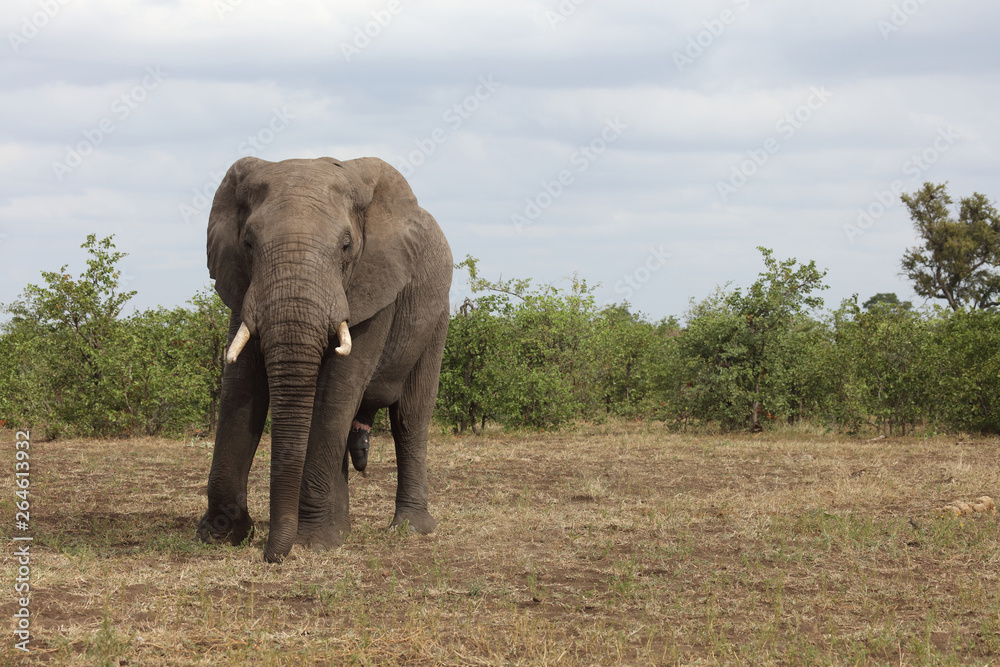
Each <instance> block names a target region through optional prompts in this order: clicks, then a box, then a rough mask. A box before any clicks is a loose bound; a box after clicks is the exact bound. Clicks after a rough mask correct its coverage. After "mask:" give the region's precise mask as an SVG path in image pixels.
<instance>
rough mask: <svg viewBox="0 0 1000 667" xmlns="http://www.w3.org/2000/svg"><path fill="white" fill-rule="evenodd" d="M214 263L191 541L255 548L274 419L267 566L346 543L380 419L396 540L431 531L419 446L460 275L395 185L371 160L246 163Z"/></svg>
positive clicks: (227, 203)
mask: <svg viewBox="0 0 1000 667" xmlns="http://www.w3.org/2000/svg"><path fill="white" fill-rule="evenodd" d="M207 248H208V268H209V273H210V275H211V277H212V278H213V279H214V281H215V289H216V291H217V292H218V293H219V296H220V297H221V299H222V301H223V302H224V303H225V304H226V305H227V306H228V307H229V308H230V310H231V312H232V314H231V317H230V321H229V345H228V349H227V352H226V361H225V364H224V370H223V374H222V395H221V400H220V407H219V420H218V427H217V430H216V436H215V448H214V451H213V455H212V466H211V471H210V473H209V477H208V510H207V511H206V512H205V514H204V516H203V517H202V518H201V520H200V521H199V522H198V528H197V535H198V537H199V538H200V539H201V540H202V541H204V542H210V543H228V544H233V545H238V544H241V543H243V542H244V541H245V540H247V539H248V538H249V537H250V536H251V535H252V534H253V528H254V523H253V520H252V519H251V517H250V514H249V511H248V509H247V481H248V477H249V473H250V466H251V463H252V462H253V458H254V456H255V454H256V451H257V446H258V443H259V441H260V438H261V435H262V433H263V430H264V425H265V418H266V416H267V413H268V409H270V414H271V464H270V492H271V497H270V529H269V532H268V536H267V543H266V545H265V547H264V559H265V560H266V561H267V562H271V563H276V562H281V561H282V560H284V559H285V558H286V557H287V556H288V554H289V553H290V552H291V549H292V547H293V545H294V544H300V545H304V546H306V547H310V548H315V549H328V548H334V547H337V546H339V545H340V544H342V543H343V535H344V534H345V533H346V532H347V531H349V530H350V527H351V524H350V517H349V513H348V457H349V456H350V458H351V459H352V461H353V464H354V466H355V467H356V468H357V469H359V470H363V469H364V468H365V465H366V462H367V452H368V431H369V430H370V428H371V425H372V420H373V418H374V416H375V414H376V412H377V411H378V410H379V409H381V408H388V412H389V422H390V429H391V432H392V437H393V440H394V441H395V454H396V465H397V484H396V506H395V514H394V516H393V518H392V521H391V523H390V528H391V527H399V526H403V525H408V526H409V528H410V529H411V530H414V531H416V532H419V533H430V532H432V531H433V530H434V529H435V527H436V525H437V523H436V521H435V519H434V518H433V517H432V516H431V514H430V512H429V510H428V488H427V436H428V429H429V427H430V422H431V416H432V412H433V409H434V403H435V400H436V396H437V391H438V380H439V375H440V371H441V357H442V354H443V352H444V344H445V337H446V335H447V331H448V321H449V301H448V298H449V291H450V288H451V277H452V269H453V261H452V255H451V249H450V247H449V245H448V241H447V240H446V239H445V236H444V233H443V232H442V231H441V228H440V227H439V226H438V224H437V222H436V221H435V220H434V218H433V217H432V216H431V215H430V214H429V213H428V212H427V211H425V210H424V209H423V208H421V207H420V206H418V204H417V199H416V197H415V196H414V194H413V191H412V190H411V189H410V186H409V185H408V184H407V182H406V180H405V179H404V178H403V176H402V174H400V173H399V172H398V171H397V170H396V169H394V168H393V167H392V166H390V165H389V164H387V163H386V162H383V161H382V160H380V159H378V158H371V157H365V158H358V159H354V160H346V161H343V162H342V161H340V160H336V159H333V158H329V157H323V158H317V159H292V160H283V161H280V162H270V161H267V160H263V159H260V158H256V157H244V158H241V159H239V160H237V161H236V162H235V163H234V164H233V165H232V166H231V167H230V168H229V170H228V171H227V172H226V175H225V177H224V178H223V180H222V182H221V184H220V185H219V187H218V190H217V191H216V194H215V198H214V200H213V202H212V209H211V212H210V214H209V221H208V245H207Z"/></svg>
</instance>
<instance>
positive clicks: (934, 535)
mask: <svg viewBox="0 0 1000 667" xmlns="http://www.w3.org/2000/svg"><path fill="white" fill-rule="evenodd" d="M0 435H4V434H2V433H0ZM3 442H6V443H7V444H6V445H2V446H0V459H2V461H3V469H4V470H8V471H13V452H14V446H13V443H14V437H13V433H7V434H6V435H5V440H4V441H3ZM997 444H998V443H997V442H996V441H994V440H991V441H985V440H963V441H960V442H959V441H957V440H956V439H955V438H950V439H948V438H936V439H928V440H920V439H910V438H907V439H889V440H882V441H878V442H863V441H858V440H850V439H839V438H835V437H830V436H819V435H812V434H806V433H786V434H781V433H779V434H764V435H760V436H752V437H751V436H738V437H737V436H697V435H673V434H670V433H668V432H667V431H665V430H664V429H663V428H662V427H660V426H659V425H645V424H608V425H604V426H588V427H580V428H578V429H569V430H566V431H561V432H557V433H539V434H503V433H487V434H486V435H484V436H481V437H462V438H458V437H452V436H447V435H441V434H437V433H435V434H432V449H431V453H430V459H431V465H432V469H431V492H432V511H433V512H434V514H435V515H436V517H437V518H438V520H439V524H440V525H439V529H438V532H437V533H435V534H434V535H431V536H426V537H418V536H404V535H399V534H396V533H387V532H386V531H385V530H384V528H385V526H386V525H387V523H388V521H389V519H390V518H391V515H392V498H393V490H394V487H395V479H394V476H395V467H394V464H393V460H392V453H391V449H392V448H391V442H390V441H389V440H388V438H387V437H380V438H376V439H374V441H373V450H372V460H371V462H370V464H369V471H370V474H369V476H368V477H367V478H365V477H361V476H360V475H355V476H354V477H352V480H351V485H352V489H351V492H352V516H353V520H354V532H353V533H352V534H351V535H350V536H349V538H348V540H347V542H346V544H345V545H344V546H343V547H342V548H340V549H339V550H336V551H333V552H326V553H316V552H309V551H305V550H302V549H301V548H296V550H295V551H294V552H293V557H292V558H291V559H290V560H289V561H287V562H286V563H284V564H283V565H280V566H274V565H267V564H265V563H264V562H263V560H262V556H261V548H262V543H263V535H262V534H261V533H264V532H265V531H266V525H265V526H262V530H261V531H260V532H259V533H258V536H257V538H256V539H255V540H254V543H253V544H252V545H250V546H249V547H245V548H219V547H205V546H202V545H198V544H195V543H194V541H193V537H194V530H195V523H196V521H197V519H198V518H199V517H200V515H201V514H202V512H203V511H204V507H205V502H206V501H205V496H204V486H205V480H206V478H207V473H208V467H209V464H210V461H211V447H210V443H207V442H188V443H184V442H175V441H168V440H155V439H144V440H131V441H92V440H87V441H80V440H77V441H65V442H52V443H44V442H35V443H33V447H32V459H31V465H32V487H31V490H32V496H31V500H32V523H33V531H34V535H35V537H36V542H35V544H34V547H33V561H32V563H33V566H34V568H35V569H34V570H33V574H32V576H33V581H32V585H33V592H34V595H33V597H32V602H31V609H32V612H33V614H34V618H33V625H32V627H33V629H34V634H33V641H32V652H31V653H30V655H29V660H28V662H29V663H31V662H37V663H51V664H69V665H98V664H109V665H125V664H128V665H161V664H171V665H172V664H194V665H199V664H204V665H220V664H222V665H227V664H232V665H243V664H262V665H279V664H307V665H312V664H330V665H344V664H413V665H421V664H427V665H432V664H463V665H508V664H530V665H546V664H565V665H575V664H587V665H590V664H600V665H605V664H619V663H623V664H640V665H642V664H677V663H681V664H690V663H699V664H713V663H725V664H742V663H751V664H879V663H883V664H890V663H892V664H909V665H918V664H963V665H964V664H990V663H991V662H994V663H995V662H996V660H997V656H998V655H1000V591H998V588H1000V586H998V572H1000V548H998V547H1000V526H998V519H997V514H996V513H992V514H986V515H977V516H970V517H955V516H940V515H939V514H940V513H939V512H938V511H937V510H936V508H940V507H942V506H943V505H945V504H947V503H950V502H953V501H956V500H972V499H975V498H978V497H979V496H982V495H990V496H993V497H994V498H997V496H998V495H1000V494H998V490H1000V461H998V447H997ZM267 454H268V448H267V446H266V443H265V445H262V448H261V451H260V452H259V453H258V457H259V458H258V461H257V462H256V464H255V467H254V471H253V475H252V491H251V493H252V495H251V499H250V507H251V512H252V513H253V514H254V516H255V517H256V518H257V519H258V521H261V520H264V519H266V516H267V497H266V492H267V484H266V471H267V465H266V463H267ZM0 481H2V488H3V491H2V499H0V513H2V515H3V516H5V517H8V519H7V520H5V521H3V522H2V525H3V529H2V530H0V536H3V537H4V538H5V543H6V544H10V542H9V541H8V540H9V537H10V533H11V530H10V528H9V527H8V526H10V525H11V521H12V519H13V515H14V507H13V501H14V485H13V473H12V472H10V473H7V474H5V475H4V476H3V477H2V480H0ZM12 551H13V549H12V548H9V551H8V553H10V552H12ZM8 558H9V557H8ZM4 571H5V572H7V573H8V574H7V575H6V576H7V577H9V578H10V579H11V580H12V579H13V574H12V572H13V569H12V568H11V567H7V568H4ZM12 583H13V582H12V581H11V582H10V585H12ZM3 586H4V587H5V588H7V589H8V590H10V588H9V586H8V584H7V583H4V584H3ZM10 597H11V596H10V595H8V596H6V597H5V598H4V600H3V601H4V605H3V606H2V610H0V611H2V613H3V614H5V615H6V616H7V617H8V618H10V616H11V614H12V613H13V610H14V606H13V603H12V602H11V600H10ZM12 643H13V641H12V640H11V639H7V640H5V642H4V645H3V647H2V649H0V656H2V658H3V659H4V661H5V662H7V663H14V662H18V661H23V656H22V654H20V653H19V652H16V651H14V650H13V647H12Z"/></svg>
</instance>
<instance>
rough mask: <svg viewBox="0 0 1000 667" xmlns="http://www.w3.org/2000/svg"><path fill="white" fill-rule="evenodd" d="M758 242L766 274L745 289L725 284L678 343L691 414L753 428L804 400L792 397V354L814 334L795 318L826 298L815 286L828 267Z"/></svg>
mask: <svg viewBox="0 0 1000 667" xmlns="http://www.w3.org/2000/svg"><path fill="white" fill-rule="evenodd" d="M757 249H758V250H759V251H760V252H761V254H762V255H763V257H764V265H765V267H766V270H765V271H764V272H763V273H761V274H760V279H759V280H757V281H755V282H754V283H753V285H751V286H750V288H749V289H747V290H746V291H745V292H744V291H743V290H742V289H741V288H736V289H735V290H733V291H732V292H728V293H727V292H725V291H724V290H721V291H720V292H719V293H718V294H716V295H715V296H714V297H709V299H706V300H705V301H703V302H702V303H701V304H698V305H696V306H694V307H692V309H691V311H690V313H689V316H688V327H687V329H686V330H685V331H684V333H683V334H682V335H681V337H680V341H679V343H678V345H679V349H678V352H679V354H680V356H681V358H682V359H684V364H685V366H686V373H687V376H688V377H687V379H686V381H685V382H684V385H685V388H686V389H687V390H688V391H687V392H686V393H687V395H688V396H689V399H688V401H687V402H688V403H689V406H690V407H691V409H692V414H694V415H695V416H699V417H701V418H703V419H719V420H720V421H722V422H723V424H724V425H726V426H729V427H738V426H745V427H747V428H749V429H750V430H751V431H759V430H761V429H762V428H763V427H762V425H761V421H760V419H761V416H762V413H763V412H768V413H771V414H774V413H775V412H778V411H785V412H787V411H788V410H789V409H790V403H792V402H793V401H794V402H796V403H798V402H799V399H798V398H793V397H792V394H793V392H792V389H791V386H792V385H791V380H792V375H793V374H792V372H791V369H792V367H793V360H795V359H798V358H800V357H801V351H800V350H799V348H800V347H801V346H802V344H803V343H804V342H806V341H810V340H814V339H815V334H813V333H810V334H807V333H806V329H808V327H805V328H803V325H800V324H798V323H797V321H798V320H799V319H801V318H802V317H803V316H804V313H805V311H806V309H809V308H818V307H820V306H822V305H823V300H822V299H821V298H820V297H818V296H813V295H812V293H813V292H815V291H816V290H823V289H826V285H824V284H823V283H822V280H823V277H824V276H825V275H826V272H825V271H820V270H818V269H817V268H816V263H815V262H813V261H810V262H809V263H808V264H798V263H797V262H796V260H795V259H794V258H792V259H786V260H783V261H778V260H776V259H775V258H774V257H773V256H772V254H773V253H772V251H771V250H770V249H768V248H764V247H758V248H757ZM793 332H794V335H793ZM765 408H766V410H765Z"/></svg>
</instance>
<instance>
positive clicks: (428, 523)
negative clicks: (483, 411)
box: [389, 314, 448, 533]
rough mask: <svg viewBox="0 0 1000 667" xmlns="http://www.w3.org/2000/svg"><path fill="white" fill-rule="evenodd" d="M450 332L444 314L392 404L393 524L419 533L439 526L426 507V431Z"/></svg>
mask: <svg viewBox="0 0 1000 667" xmlns="http://www.w3.org/2000/svg"><path fill="white" fill-rule="evenodd" d="M447 331H448V317H447V314H445V315H444V316H443V318H442V321H441V322H440V323H439V325H438V327H437V330H436V331H435V334H434V336H433V338H432V341H431V344H430V345H428V346H427V348H426V349H425V350H424V353H423V354H422V355H421V356H420V358H419V360H418V361H417V363H416V365H415V366H414V367H413V370H412V371H411V373H410V375H409V377H408V378H407V380H406V383H405V384H404V385H403V391H402V393H401V395H400V399H399V401H397V402H396V403H395V404H394V405H391V406H389V422H390V424H391V426H392V437H393V440H395V445H396V469H397V482H396V513H395V515H394V516H393V518H392V523H391V524H390V526H400V525H402V524H403V523H404V522H406V523H408V525H409V527H410V528H411V529H413V530H415V531H417V532H418V533H430V532H432V531H433V530H434V528H436V527H437V521H435V520H434V517H432V516H431V514H430V512H429V511H428V509H427V430H428V428H430V424H431V417H432V415H433V413H434V403H435V400H436V398H437V390H438V379H439V376H440V373H441V353H442V350H443V349H444V339H445V335H446V334H447Z"/></svg>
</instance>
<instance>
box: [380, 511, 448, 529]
mask: <svg viewBox="0 0 1000 667" xmlns="http://www.w3.org/2000/svg"><path fill="white" fill-rule="evenodd" d="M404 525H405V526H408V527H409V529H410V530H412V531H413V532H415V533H421V534H424V535H426V534H427V533H433V532H434V529H435V528H437V521H435V520H434V517H432V516H431V513H430V512H428V511H427V510H425V509H413V508H411V507H397V508H396V515H395V516H394V517H392V523H390V524H389V530H393V529H396V528H399V527H400V526H404Z"/></svg>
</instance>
